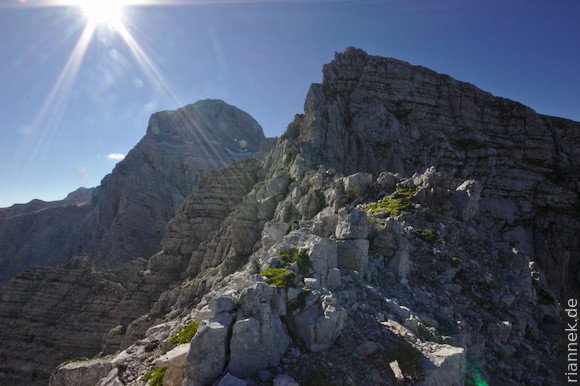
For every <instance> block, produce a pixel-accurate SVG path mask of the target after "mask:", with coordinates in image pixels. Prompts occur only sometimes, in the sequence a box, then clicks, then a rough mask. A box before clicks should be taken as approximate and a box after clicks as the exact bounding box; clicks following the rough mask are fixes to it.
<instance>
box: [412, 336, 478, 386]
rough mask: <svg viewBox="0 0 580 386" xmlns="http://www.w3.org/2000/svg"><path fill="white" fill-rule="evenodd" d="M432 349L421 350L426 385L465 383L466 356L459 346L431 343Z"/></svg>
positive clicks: (438, 385) (440, 385)
mask: <svg viewBox="0 0 580 386" xmlns="http://www.w3.org/2000/svg"><path fill="white" fill-rule="evenodd" d="M432 346H433V347H432V350H429V351H428V352H425V351H423V354H424V355H425V359H423V360H422V362H423V366H424V370H423V375H424V377H425V379H424V381H423V384H424V385H426V386H442V385H450V386H453V385H455V386H460V385H463V384H464V383H465V372H466V366H467V364H466V363H467V362H466V356H465V352H464V350H463V349H462V348H460V347H453V346H448V345H432Z"/></svg>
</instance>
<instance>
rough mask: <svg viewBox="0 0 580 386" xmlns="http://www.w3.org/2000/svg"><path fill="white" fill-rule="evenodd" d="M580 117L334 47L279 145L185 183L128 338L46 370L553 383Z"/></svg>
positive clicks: (171, 381)
mask: <svg viewBox="0 0 580 386" xmlns="http://www.w3.org/2000/svg"><path fill="white" fill-rule="evenodd" d="M510 116H511V117H510ZM521 116H523V117H525V119H516V118H517V117H521ZM579 129H580V125H579V124H578V123H574V122H570V121H565V120H560V119H555V118H549V117H543V116H539V115H537V114H535V113H534V112H533V111H532V110H530V109H528V108H525V107H524V106H521V105H519V104H517V103H515V102H511V101H507V100H504V99H500V98H494V97H492V96H491V95H489V94H487V93H485V92H482V91H480V90H478V89H477V88H475V87H474V86H471V85H467V84H465V83H461V82H458V81H455V80H453V79H451V78H449V77H447V76H443V75H439V74H436V73H434V72H432V71H430V70H427V69H424V68H421V67H415V66H411V65H409V64H407V63H404V62H400V61H396V60H393V59H385V58H378V57H373V56H369V55H367V54H366V53H364V52H363V51H361V50H357V49H352V48H349V49H347V50H346V51H345V52H344V53H338V54H337V55H336V58H335V60H334V61H333V62H332V63H331V64H329V65H326V66H325V68H324V78H323V83H322V85H313V86H312V87H311V89H310V92H309V94H308V97H307V100H306V103H305V114H304V115H298V116H297V117H296V119H295V120H294V122H293V123H291V124H290V125H289V127H288V130H287V132H286V133H285V135H284V136H283V137H282V138H281V139H280V141H278V143H276V144H275V146H274V147H273V148H272V149H271V150H269V151H267V152H265V153H263V154H261V155H260V156H259V157H257V158H255V159H252V160H248V161H244V162H241V163H237V164H236V165H235V166H233V167H231V169H230V171H226V172H223V175H225V176H229V175H230V173H231V170H235V172H234V173H233V175H234V176H235V177H236V178H231V179H230V178H226V180H230V181H236V182H235V183H231V185H230V186H229V187H224V188H220V187H221V184H212V183H210V182H209V181H208V183H207V184H206V185H205V186H206V188H205V189H207V190H205V191H204V190H203V189H201V188H200V190H197V191H195V192H194V193H193V194H192V195H191V196H190V197H188V198H187V199H186V200H185V201H184V205H183V207H182V208H181V209H180V210H179V213H178V215H177V216H176V217H175V218H174V219H173V220H172V221H171V222H170V224H169V225H168V227H167V232H166V235H165V238H164V242H163V249H162V251H161V252H160V253H158V254H156V255H155V256H153V257H152V258H151V259H150V260H149V263H148V266H147V270H145V271H143V272H142V275H143V277H152V278H154V277H157V278H159V279H160V280H159V281H157V282H156V283H155V285H157V286H155V285H147V286H148V287H149V289H152V288H155V289H154V290H153V291H150V292H147V291H144V292H145V293H149V295H148V296H149V302H150V303H153V306H152V308H151V310H150V311H148V312H147V311H145V312H146V313H145V314H144V315H143V316H142V317H140V318H138V319H137V320H135V321H133V322H132V323H131V324H130V325H129V326H128V327H127V328H126V329H125V328H123V326H121V328H117V330H115V331H119V335H118V336H119V338H118V341H117V343H116V344H117V347H119V349H120V350H121V351H118V352H116V353H114V354H112V355H110V356H107V357H104V358H101V359H98V360H91V361H86V362H78V363H74V364H65V365H62V366H60V367H59V368H58V369H57V371H56V372H55V373H54V374H53V376H52V380H51V384H55V385H56V384H58V385H61V384H62V385H67V384H70V385H72V384H76V383H75V382H77V383H78V380H79V379H81V378H80V377H81V376H82V377H83V378H82V379H84V380H86V381H87V382H89V383H90V384H102V385H110V384H136V385H141V384H143V383H144V381H143V377H144V376H145V375H146V374H160V373H164V374H165V381H164V384H168V385H177V384H186V385H205V384H219V385H232V384H240V385H246V384H255V385H270V384H274V385H289V384H295V383H296V382H295V380H298V381H299V382H300V383H301V384H317V385H324V384H345V385H355V384H356V385H358V384H426V385H454V384H455V385H461V384H464V383H466V384H481V383H483V382H489V384H502V385H510V384H514V385H515V384H530V385H541V384H557V382H559V380H560V379H561V376H562V375H561V374H560V373H558V366H557V364H558V361H559V358H561V355H562V347H561V346H559V344H558V340H557V339H555V338H554V335H555V332H558V331H559V330H558V329H559V328H560V327H562V324H561V322H562V320H561V317H560V311H561V307H560V305H559V304H558V301H562V299H564V298H565V296H567V295H568V294H570V293H573V291H574V290H575V288H576V287H575V286H577V284H576V283H575V279H574V275H567V276H564V278H565V280H564V281H558V282H555V278H556V277H558V271H557V269H555V268H557V266H553V265H552V264H551V260H550V259H552V258H556V257H557V258H558V259H559V260H557V261H558V263H562V264H566V267H567V268H566V269H567V270H568V271H573V269H574V267H575V264H576V263H577V255H576V254H577V251H578V248H577V244H576V243H577V240H576V238H575V237H574V233H572V232H573V231H574V230H577V229H578V226H579V219H578V215H577V213H576V211H575V208H576V207H575V205H576V202H577V201H575V200H577V199H578V180H579V178H578V177H579V176H578V174H577V168H575V167H574V166H576V162H578V161H577V159H578V158H577V157H576V155H577V151H578V150H577V149H578V146H577V145H578V142H579V141H578V133H579V131H578V130H579ZM510 133H520V137H517V136H516V137H517V138H521V139H525V141H524V140H514V139H513V138H512V135H510ZM514 135H515V134H514ZM458 138H461V139H462V141H458ZM474 143H475V144H477V146H472V145H473V144H474ZM507 146H511V148H509V149H507V148H506V147H507ZM349 152H350V153H349ZM346 155H350V156H351V157H352V158H351V157H348V159H346V158H345V156H346ZM524 155H526V157H527V156H532V155H534V156H535V158H533V160H532V161H525V162H523V161H522V160H524V158H525V157H524ZM526 159H527V158H526ZM555 159H561V160H564V161H562V163H558V162H555V161H554V160H555ZM554 168H559V170H561V171H563V172H562V173H561V174H560V175H559V177H558V178H557V179H553V178H552V174H553V171H554V170H555V169H554ZM514 169H515V172H516V174H515V175H514V174H512V173H514ZM241 176H245V177H243V178H242V177H241ZM510 176H511V177H510ZM512 177H513V178H512ZM516 177H517V178H516ZM238 180H239V181H244V182H243V183H242V184H241V185H238V184H237V181H238ZM238 186H243V189H238ZM232 187H233V189H234V191H237V192H239V196H238V197H239V199H238V200H234V201H232V202H229V201H228V200H227V197H229V194H230V193H231V192H232ZM209 192H211V193H209ZM208 193H209V194H208ZM222 193H223V194H222ZM216 198H217V199H218V201H219V200H221V201H222V203H221V204H217V203H216ZM206 203H207V206H206V205H205V204H206ZM222 205H223V207H222ZM206 208H207V210H206ZM565 226H567V227H569V228H567V229H563V228H564V227H565ZM552 229H554V230H555V231H553V230H552ZM556 231H557V232H558V233H557V232H556ZM199 232H204V234H205V237H200V233H199ZM556 233H557V234H556ZM556 249H557V250H558V251H559V252H558V255H557V256H556V254H555V253H554V252H553V251H554V250H556ZM169 272H171V275H169ZM168 276H171V277H173V278H174V280H173V281H172V282H171V283H170V284H168V283H163V279H161V278H163V277H168ZM142 283H146V281H143V282H142ZM150 283H152V282H150ZM140 291H141V289H139V288H138V286H137V287H134V289H130V290H129V291H128V294H131V293H139V292H140ZM157 294H159V295H158V296H157ZM125 299H129V297H126V298H125ZM132 303H137V302H127V305H129V304H132ZM144 304H145V303H144ZM141 309H143V310H144V309H146V307H144V306H143V307H142V308H141ZM193 321H195V322H197V323H199V329H198V331H197V334H196V335H195V336H194V337H193V339H192V340H191V342H189V343H184V344H181V345H176V344H177V343H176V342H175V340H174V339H173V337H175V336H179V335H180V334H182V333H183V332H182V331H184V328H186V327H187V328H189V327H188V326H190V325H191V323H192V322H193ZM113 335H114V334H112V333H109V334H108V336H107V337H106V340H109V341H114V339H115V338H114V337H113ZM120 341H122V343H118V342H120ZM131 343H133V344H131ZM128 344H131V345H130V346H128V347H126V346H127V345H128ZM112 347H115V346H112ZM111 351H114V350H113V349H112V350H111ZM150 371H154V372H150Z"/></svg>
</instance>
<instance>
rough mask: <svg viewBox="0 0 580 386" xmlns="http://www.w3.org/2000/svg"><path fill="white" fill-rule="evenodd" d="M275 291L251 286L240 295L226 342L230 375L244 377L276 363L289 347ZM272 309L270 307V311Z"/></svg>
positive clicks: (267, 286)
mask: <svg viewBox="0 0 580 386" xmlns="http://www.w3.org/2000/svg"><path fill="white" fill-rule="evenodd" d="M277 299H278V297H277V296H276V291H275V288H274V287H272V286H269V285H268V284H265V283H255V284H253V285H252V286H251V287H248V288H246V289H245V290H244V291H242V293H241V295H240V307H241V311H242V312H241V313H240V314H239V316H238V320H237V321H236V323H235V324H234V326H233V331H232V338H231V341H230V363H229V370H230V372H231V373H232V374H233V375H235V376H238V377H242V378H244V377H248V376H252V375H255V374H257V373H258V371H260V370H263V369H266V368H268V367H275V366H277V365H278V364H279V363H280V359H281V358H282V355H284V353H285V352H286V348H287V347H288V345H289V343H290V338H289V336H288V334H287V332H286V330H285V327H284V326H283V324H282V322H281V320H280V316H279V314H278V312H277V310H276V309H277V308H276V307H275V303H276V301H277ZM273 305H274V307H272V306H273Z"/></svg>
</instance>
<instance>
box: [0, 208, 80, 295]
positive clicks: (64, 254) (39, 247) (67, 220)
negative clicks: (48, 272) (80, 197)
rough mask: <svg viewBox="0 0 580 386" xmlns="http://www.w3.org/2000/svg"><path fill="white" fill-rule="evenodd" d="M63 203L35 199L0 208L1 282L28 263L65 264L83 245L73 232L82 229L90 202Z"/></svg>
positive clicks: (30, 264) (28, 264)
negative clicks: (75, 239)
mask: <svg viewBox="0 0 580 386" xmlns="http://www.w3.org/2000/svg"><path fill="white" fill-rule="evenodd" d="M88 201H89V202H90V198H89V199H88ZM60 203H62V204H65V205H63V206H58V207H52V206H48V205H46V204H49V205H50V204H52V203H38V202H34V201H33V202H31V203H29V204H26V205H23V206H22V207H20V208H15V207H14V206H13V207H11V208H8V209H3V210H1V211H0V286H1V285H3V284H4V283H6V282H7V281H8V280H9V279H10V278H12V277H13V276H14V275H16V274H17V273H20V272H22V271H24V270H25V269H26V267H29V266H33V265H36V266H38V265H57V264H62V263H63V262H65V261H67V260H68V258H70V257H71V256H72V254H74V253H75V252H76V251H78V250H79V249H80V245H79V243H78V242H77V241H74V240H71V235H73V234H76V233H78V232H80V231H82V226H81V223H82V221H83V220H84V219H85V218H86V216H87V214H88V213H89V211H90V205H88V204H87V203H86V201H85V205H80V206H79V205H77V204H75V203H74V202H73V203H68V202H66V200H65V201H62V202H60ZM39 204H40V205H39ZM12 209H17V210H12Z"/></svg>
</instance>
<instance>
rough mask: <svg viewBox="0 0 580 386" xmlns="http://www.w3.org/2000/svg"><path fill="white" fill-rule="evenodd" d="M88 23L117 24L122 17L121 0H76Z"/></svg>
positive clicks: (122, 5) (123, 4)
mask: <svg viewBox="0 0 580 386" xmlns="http://www.w3.org/2000/svg"><path fill="white" fill-rule="evenodd" d="M75 3H76V5H77V6H79V7H81V9H82V10H83V13H84V14H85V16H86V17H87V18H88V20H89V22H90V23H95V24H107V25H110V26H119V25H120V24H121V23H122V19H123V7H124V6H125V5H126V4H125V2H124V1H122V0H76V2H75Z"/></svg>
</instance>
